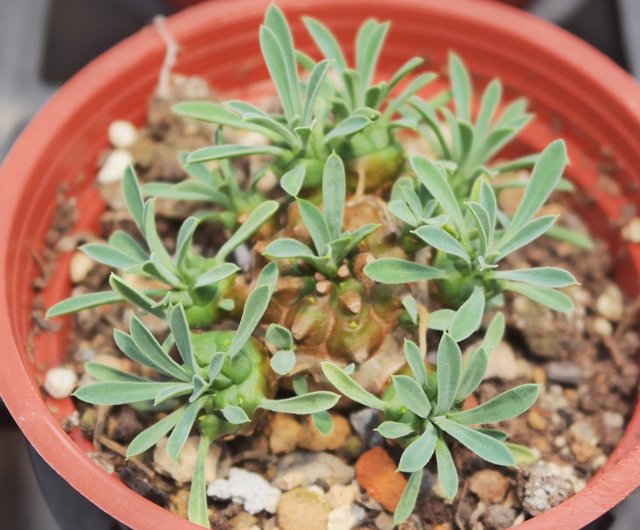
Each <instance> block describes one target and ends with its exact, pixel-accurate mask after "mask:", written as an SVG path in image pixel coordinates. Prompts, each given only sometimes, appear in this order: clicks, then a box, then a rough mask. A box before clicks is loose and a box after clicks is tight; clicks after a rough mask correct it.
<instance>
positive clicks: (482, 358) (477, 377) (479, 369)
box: [455, 348, 489, 403]
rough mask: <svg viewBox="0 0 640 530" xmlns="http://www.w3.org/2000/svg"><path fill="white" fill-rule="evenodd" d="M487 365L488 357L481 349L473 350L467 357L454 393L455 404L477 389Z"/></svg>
mask: <svg viewBox="0 0 640 530" xmlns="http://www.w3.org/2000/svg"><path fill="white" fill-rule="evenodd" d="M488 364H489V356H488V355H487V352H485V351H484V349H483V348H478V349H476V350H474V351H473V352H472V353H471V355H470V356H469V360H468V361H467V363H466V364H465V366H464V368H463V370H462V379H461V380H460V386H459V387H458V392H457V393H456V399H455V402H456V403H458V402H460V401H463V400H464V399H466V398H467V397H468V396H469V395H471V393H472V392H473V391H474V390H475V389H476V388H478V386H479V385H480V383H481V382H482V379H483V378H484V374H485V372H486V371H487V365H488Z"/></svg>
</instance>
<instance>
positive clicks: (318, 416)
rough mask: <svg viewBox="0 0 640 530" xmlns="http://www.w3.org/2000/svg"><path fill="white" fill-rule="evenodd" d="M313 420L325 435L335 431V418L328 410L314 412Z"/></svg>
mask: <svg viewBox="0 0 640 530" xmlns="http://www.w3.org/2000/svg"><path fill="white" fill-rule="evenodd" d="M311 420H312V421H313V424H314V425H315V427H316V429H318V431H319V432H320V434H322V435H323V436H329V435H330V434H331V433H332V432H333V418H332V417H331V414H329V413H328V412H327V411H326V410H323V411H321V412H316V413H315V414H312V415H311Z"/></svg>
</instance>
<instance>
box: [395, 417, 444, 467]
mask: <svg viewBox="0 0 640 530" xmlns="http://www.w3.org/2000/svg"><path fill="white" fill-rule="evenodd" d="M437 439H438V434H437V431H436V428H435V427H434V426H433V424H432V423H431V422H427V424H426V428H425V431H424V433H422V434H421V435H420V436H419V437H418V438H417V439H416V440H414V441H413V442H412V443H411V444H410V445H409V446H408V447H407V448H406V449H405V450H404V451H403V453H402V456H401V457H400V461H399V462H398V471H402V472H405V473H413V472H415V471H419V470H421V469H423V468H424V467H425V466H426V465H427V464H428V463H429V460H431V457H432V456H433V451H434V450H435V448H436V440H437Z"/></svg>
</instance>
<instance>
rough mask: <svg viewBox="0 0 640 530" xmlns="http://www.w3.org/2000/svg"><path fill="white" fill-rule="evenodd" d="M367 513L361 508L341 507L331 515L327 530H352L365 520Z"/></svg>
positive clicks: (354, 506)
mask: <svg viewBox="0 0 640 530" xmlns="http://www.w3.org/2000/svg"><path fill="white" fill-rule="evenodd" d="M364 516H365V511H364V508H362V507H361V506H357V505H355V504H354V505H353V506H340V508H336V509H335V510H333V511H332V512H331V513H329V521H328V522H327V530H351V529H352V528H353V527H354V526H356V525H357V524H358V523H359V522H360V521H362V520H363V519H364Z"/></svg>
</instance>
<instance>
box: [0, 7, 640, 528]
mask: <svg viewBox="0 0 640 530" xmlns="http://www.w3.org/2000/svg"><path fill="white" fill-rule="evenodd" d="M269 2H270V0H243V1H242V2H239V1H237V0H217V1H215V2H209V3H204V4H200V5H197V6H194V7H191V8H188V9H186V10H184V11H182V12H180V13H178V14H176V15H173V16H171V17H170V18H169V19H168V21H167V25H168V29H169V31H170V32H171V33H172V34H173V35H175V36H176V38H177V40H178V41H179V40H180V36H181V35H185V34H187V33H189V32H190V31H192V30H193V29H196V28H199V27H202V26H204V25H206V24H208V21H211V20H216V19H219V20H224V21H225V22H226V21H231V20H243V19H247V18H254V16H255V13H256V12H259V13H262V12H263V11H264V9H265V7H266V5H267V4H268V3H269ZM314 3H315V2H314V0H280V1H279V4H280V5H281V6H282V7H283V9H284V10H285V11H286V9H287V7H292V6H296V9H302V10H304V8H305V6H309V7H312V6H313V5H314ZM326 3H333V5H334V7H335V8H338V7H339V6H341V5H344V4H347V3H348V4H351V5H352V6H353V5H362V8H363V11H364V12H366V7H367V6H371V5H378V6H382V5H385V4H388V0H349V1H348V2H347V1H346V0H328V2H325V4H326ZM394 3H395V4H399V5H401V6H402V7H403V8H409V9H416V10H422V9H427V10H431V11H434V10H437V11H439V12H444V13H446V14H447V16H449V17H452V18H459V19H462V20H466V21H467V22H469V23H471V22H473V23H475V24H482V25H483V27H484V28H485V29H486V31H487V33H490V34H492V33H496V34H499V35H501V37H502V40H503V41H504V40H505V39H506V40H510V41H512V42H518V41H520V42H522V41H526V42H527V45H529V46H532V45H535V47H536V49H537V51H538V52H539V54H540V55H541V56H542V57H550V56H553V57H554V59H557V60H559V61H560V62H562V63H563V64H564V65H565V66H566V69H567V71H569V72H577V71H579V73H580V75H581V76H582V77H583V78H585V79H588V80H589V83H592V84H593V85H595V86H597V89H598V91H600V92H601V93H604V94H606V96H607V97H608V98H609V99H610V100H611V101H612V102H615V104H616V107H617V108H618V109H623V110H624V112H625V114H626V116H627V120H626V121H627V124H626V125H625V128H626V131H625V132H626V136H627V137H628V138H632V136H631V135H632V134H633V127H634V126H635V128H636V130H637V129H638V125H639V124H640V90H639V88H638V86H637V85H636V83H635V81H634V80H633V79H632V78H631V77H630V76H628V75H627V74H626V73H625V72H624V71H623V70H622V69H620V68H619V67H618V66H617V65H615V64H614V63H612V62H611V61H610V60H609V59H608V58H606V57H605V56H604V55H602V54H601V53H600V52H598V51H596V50H594V49H593V48H591V47H590V46H589V45H587V44H586V43H584V42H582V41H581V40H579V39H578V38H576V37H574V36H572V35H570V34H568V33H566V32H565V31H563V30H561V29H559V28H556V27H554V26H552V25H551V24H548V23H546V22H544V21H542V20H539V19H536V18H534V17H532V16H529V15H527V14H525V13H522V12H520V11H518V10H517V9H513V8H510V7H507V6H503V5H499V4H497V3H493V2H489V1H486V2H485V1H481V0H458V1H456V2H441V1H439V0H395V2H394ZM252 14H253V16H252ZM529 35H530V36H531V37H528V36H529ZM533 36H535V38H534V37H533ZM531 41H534V43H533V44H532V42H531ZM163 46H164V45H163V43H162V41H161V40H160V38H159V36H158V35H157V33H156V31H155V30H154V29H153V28H145V29H143V30H141V31H139V32H137V33H136V34H134V35H133V36H131V37H129V38H127V39H125V40H124V41H122V42H121V43H119V44H117V45H116V46H114V47H113V48H111V49H110V50H108V51H107V52H105V53H103V54H102V55H100V56H99V57H98V58H97V59H95V60H94V61H92V62H91V63H90V64H88V65H87V66H86V67H84V68H83V69H82V70H81V71H80V72H79V73H77V74H76V75H75V76H74V77H73V78H72V79H71V80H70V81H68V82H67V83H66V84H65V85H64V86H63V87H62V88H60V90H58V91H57V93H56V94H55V95H54V96H53V97H52V98H51V100H50V101H49V102H48V103H47V104H46V105H45V106H44V108H43V109H42V110H41V111H40V112H38V114H37V115H36V117H35V118H34V119H33V120H32V121H31V123H30V124H29V125H28V126H27V127H26V129H25V131H24V132H23V133H22V135H21V136H20V137H19V139H18V140H17V141H16V143H15V144H14V146H13V148H12V149H11V151H10V152H9V154H8V155H7V157H6V159H5V161H4V163H3V165H2V167H1V168H0V197H2V199H3V208H1V209H0V278H3V279H5V278H7V277H8V268H9V267H8V262H9V260H10V259H11V254H12V227H13V223H14V219H16V217H17V216H18V214H19V212H18V203H19V199H20V198H21V197H22V196H23V194H24V191H25V190H24V189H23V188H24V186H23V185H21V183H20V182H19V181H16V178H15V176H18V177H19V176H20V175H27V174H30V173H31V172H32V171H34V168H35V164H36V159H37V156H35V157H34V156H33V153H34V152H35V153H38V152H40V151H41V150H42V149H43V147H44V146H46V145H47V144H48V143H49V142H51V141H52V140H53V139H54V138H56V137H57V135H58V134H59V131H60V128H61V125H60V124H63V123H64V122H65V121H66V119H67V117H68V116H70V115H71V114H73V112H74V108H77V106H78V105H79V104H80V103H87V102H89V101H91V99H92V97H93V96H94V95H95V93H96V92H97V91H98V90H99V89H100V88H101V86H102V85H103V83H104V81H105V80H107V79H110V78H112V77H114V76H116V77H117V76H118V75H119V72H121V71H122V70H123V68H124V66H123V65H133V64H136V63H137V62H139V61H141V60H142V59H143V58H145V57H148V56H151V55H157V54H159V53H160V54H162V53H163ZM559 50H561V53H562V56H561V57H558V56H559V55H560V54H559V52H558V51H559ZM628 141H629V142H632V140H628ZM633 141H635V140H633ZM9 296H10V294H9V289H8V282H7V281H2V282H0V337H2V340H3V346H4V351H3V367H2V370H0V394H1V395H2V398H3V399H4V402H5V404H6V405H7V407H8V409H9V410H10V412H11V414H12V415H13V417H14V419H15V421H16V423H17V424H18V425H19V427H20V428H21V430H22V431H23V432H24V434H25V435H26V436H27V438H28V439H29V441H30V442H31V443H32V445H33V446H34V447H35V449H36V450H37V451H38V453H40V455H41V456H42V457H43V458H44V459H45V460H46V461H47V462H48V463H49V465H51V467H53V468H54V469H55V470H56V471H57V472H58V473H60V474H61V475H62V476H63V477H64V478H65V480H66V481H67V482H69V483H70V484H71V485H72V486H73V487H74V488H76V489H77V490H78V491H80V492H81V493H82V494H83V495H84V496H85V497H87V498H88V499H90V500H91V501H92V502H93V503H94V504H96V505H97V506H99V507H100V508H101V509H103V510H104V511H106V512H107V513H109V514H111V515H113V516H114V517H116V518H117V519H118V520H119V521H121V522H122V523H124V524H126V525H128V526H131V527H133V528H154V529H155V530H164V529H166V530H169V529H171V530H176V529H184V530H187V529H195V528H199V527H197V526H195V525H192V524H191V523H189V522H188V521H185V520H184V519H182V518H180V517H178V516H176V515H174V514H172V513H170V512H168V511H167V510H165V509H164V508H161V507H160V506H157V505H155V504H153V503H151V502H150V501H148V500H146V499H144V498H143V497H141V496H140V495H138V494H137V493H135V492H133V491H132V490H130V489H129V488H127V487H126V486H125V485H124V484H122V483H121V482H120V481H119V480H117V479H116V478H114V477H112V476H110V475H108V474H107V473H103V472H98V473H96V465H95V463H93V461H91V460H90V459H89V458H88V457H87V456H86V454H85V452H84V451H83V450H82V449H81V448H80V447H79V446H78V445H76V443H75V442H74V441H73V440H72V439H71V438H70V437H69V436H68V435H67V434H66V433H65V432H64V431H63V430H62V428H61V427H60V426H59V425H58V423H57V422H56V420H55V419H54V418H53V416H52V415H51V414H50V412H49V411H48V409H47V406H46V405H45V403H44V401H43V398H42V394H41V391H40V389H39V388H38V386H37V385H36V384H35V382H34V380H33V379H32V377H31V376H30V373H29V369H28V366H26V365H25V363H23V360H22V357H21V355H20V350H21V349H22V348H23V345H22V344H19V343H18V339H17V337H16V333H15V326H12V325H11V320H10V317H11V315H10V305H9ZM631 469H636V470H638V469H640V445H637V446H636V447H634V448H633V449H632V450H630V451H629V452H628V454H626V456H624V457H622V458H621V459H620V460H619V461H617V462H615V463H612V462H609V464H608V465H607V467H606V470H605V471H604V472H602V473H600V474H598V475H597V476H596V477H595V478H593V479H592V480H591V481H590V482H589V484H588V486H587V487H586V488H585V489H584V490H582V491H581V492H579V493H577V494H576V495H574V496H573V497H571V498H570V499H568V500H567V501H565V502H563V503H562V504H560V505H559V506H557V507H555V508H553V509H552V510H550V511H548V512H546V513H544V514H542V515H539V516H537V517H535V518H534V519H531V520H529V521H526V522H525V523H523V524H521V525H520V526H519V527H518V528H523V529H525V530H530V529H533V528H539V529H542V528H546V529H549V528H562V529H568V528H580V527H582V526H583V525H586V524H587V523H589V522H590V521H592V520H594V519H595V518H596V517H598V516H600V515H602V514H603V513H605V512H606V511H607V510H608V509H610V508H611V507H612V506H614V505H615V504H617V503H618V502H620V501H621V500H622V499H623V498H624V497H626V496H627V495H629V494H630V493H632V492H633V490H634V489H635V488H636V487H637V486H638V484H639V483H640V473H630V472H629V470H631Z"/></svg>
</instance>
